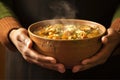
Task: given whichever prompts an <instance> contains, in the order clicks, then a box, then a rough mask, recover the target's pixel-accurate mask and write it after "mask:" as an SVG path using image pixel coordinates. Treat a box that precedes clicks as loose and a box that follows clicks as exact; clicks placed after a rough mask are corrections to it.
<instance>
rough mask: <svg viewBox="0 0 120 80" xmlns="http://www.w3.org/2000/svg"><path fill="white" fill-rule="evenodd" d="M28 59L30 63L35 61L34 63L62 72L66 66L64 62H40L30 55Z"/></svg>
mask: <svg viewBox="0 0 120 80" xmlns="http://www.w3.org/2000/svg"><path fill="white" fill-rule="evenodd" d="M27 61H28V62H30V63H34V64H36V65H38V66H41V67H44V68H47V69H51V70H55V71H58V72H60V73H64V72H65V67H64V65H63V64H52V63H44V62H39V61H37V60H35V59H31V58H30V57H28V59H27Z"/></svg>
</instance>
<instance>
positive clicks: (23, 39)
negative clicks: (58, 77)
mask: <svg viewBox="0 0 120 80" xmlns="http://www.w3.org/2000/svg"><path fill="white" fill-rule="evenodd" d="M9 36H10V39H11V41H12V42H13V44H14V45H15V46H16V48H17V49H18V50H19V51H20V52H21V54H22V56H23V58H24V59H25V60H26V61H28V62H30V63H34V64H37V65H39V66H42V67H45V68H48V69H52V70H56V71H59V72H61V73H64V72H65V68H64V65H63V64H60V63H59V64H58V63H56V60H55V59H54V58H53V57H48V56H44V55H42V54H40V53H38V52H37V51H35V50H34V49H33V48H32V45H33V43H32V41H31V39H30V38H29V37H28V32H27V30H26V29H24V28H19V29H17V30H12V31H11V32H10V34H9Z"/></svg>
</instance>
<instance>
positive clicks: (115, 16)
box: [113, 5, 120, 20]
mask: <svg viewBox="0 0 120 80" xmlns="http://www.w3.org/2000/svg"><path fill="white" fill-rule="evenodd" d="M116 18H120V5H119V6H118V8H117V9H116V12H115V14H114V16H113V20H115V19H116Z"/></svg>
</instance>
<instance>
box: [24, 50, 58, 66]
mask: <svg viewBox="0 0 120 80" xmlns="http://www.w3.org/2000/svg"><path fill="white" fill-rule="evenodd" d="M26 56H28V57H30V58H32V59H34V60H36V61H39V62H45V63H53V64H55V63H56V59H55V58H53V57H49V56H45V55H42V54H40V53H38V52H36V51H35V50H32V49H28V51H27V53H26Z"/></svg>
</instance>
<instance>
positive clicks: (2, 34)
mask: <svg viewBox="0 0 120 80" xmlns="http://www.w3.org/2000/svg"><path fill="white" fill-rule="evenodd" d="M20 27H21V25H20V23H19V22H18V21H17V19H16V18H15V16H14V14H13V12H12V11H11V10H10V9H9V8H8V7H7V6H6V5H5V4H3V3H2V2H1V1H0V42H1V43H2V44H3V45H4V46H5V47H7V48H8V49H10V50H13V49H14V46H13V44H12V43H11V42H10V40H9V37H8V34H9V32H10V31H11V30H12V29H14V28H20Z"/></svg>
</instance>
